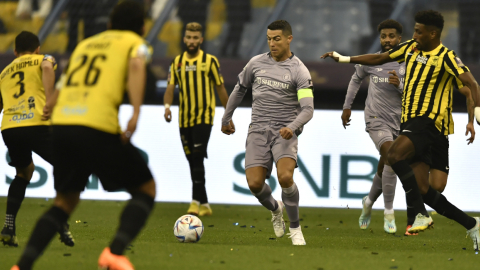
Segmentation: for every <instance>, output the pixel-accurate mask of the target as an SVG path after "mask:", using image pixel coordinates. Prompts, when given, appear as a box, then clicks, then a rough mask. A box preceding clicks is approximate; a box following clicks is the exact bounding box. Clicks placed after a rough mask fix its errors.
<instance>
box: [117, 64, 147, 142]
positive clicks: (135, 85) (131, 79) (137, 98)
mask: <svg viewBox="0 0 480 270" xmlns="http://www.w3.org/2000/svg"><path fill="white" fill-rule="evenodd" d="M146 69H147V67H146V59H145V58H144V57H133V58H130V62H129V64H128V81H127V86H128V97H129V99H130V104H132V106H133V114H132V117H131V118H130V121H128V124H127V129H126V130H125V131H124V132H123V133H122V140H123V141H124V142H127V141H129V140H130V138H131V137H132V135H133V133H134V132H135V130H136V129H137V122H138V117H139V116H140V106H141V105H142V103H143V96H144V93H145V82H146V80H147V71H146Z"/></svg>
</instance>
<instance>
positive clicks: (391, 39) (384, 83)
mask: <svg viewBox="0 0 480 270" xmlns="http://www.w3.org/2000/svg"><path fill="white" fill-rule="evenodd" d="M402 30H403V27H402V25H401V24H400V23H398V22H397V21H395V20H391V19H389V20H385V21H383V22H381V23H380V24H379V25H378V32H379V33H380V45H381V47H382V52H386V51H388V50H390V49H392V48H393V47H395V46H397V45H398V44H399V43H400V41H401V39H402V36H401V35H402ZM404 75H405V63H401V64H399V63H397V62H389V63H386V64H383V65H378V66H363V65H355V74H353V76H352V79H351V80H350V84H349V85H348V90H347V96H346V98H345V103H344V105H343V113H342V122H343V126H344V127H345V128H346V127H347V126H348V125H350V124H349V122H350V115H351V110H350V108H351V105H352V103H353V100H354V99H355V95H356V94H357V92H358V89H360V84H361V83H362V81H363V79H365V78H366V77H368V76H369V77H370V83H369V85H368V96H367V100H366V101H365V125H366V129H365V130H366V131H367V132H368V134H369V135H370V138H372V141H373V143H374V144H375V147H376V148H377V150H378V151H379V152H380V160H379V162H378V168H377V173H376V174H375V176H374V177H373V183H372V187H371V189H370V193H369V194H368V195H367V196H365V197H364V198H363V200H362V205H363V210H362V214H361V215H360V218H359V220H358V224H359V226H360V229H362V230H365V229H367V228H368V226H369V225H370V220H371V214H372V206H373V203H374V202H375V201H376V200H377V198H378V197H379V196H380V194H382V192H383V200H384V203H385V212H384V215H385V216H384V226H383V229H384V230H385V232H387V233H395V232H396V231H397V226H396V225H395V215H394V211H393V198H394V197H395V187H396V184H397V176H396V175H395V172H394V171H393V169H392V167H390V166H389V165H388V164H386V162H385V161H386V155H387V152H388V149H389V148H390V146H391V145H392V143H393V141H394V140H395V138H396V137H397V136H398V134H399V131H400V116H401V114H402V92H403V81H404V78H403V77H404Z"/></svg>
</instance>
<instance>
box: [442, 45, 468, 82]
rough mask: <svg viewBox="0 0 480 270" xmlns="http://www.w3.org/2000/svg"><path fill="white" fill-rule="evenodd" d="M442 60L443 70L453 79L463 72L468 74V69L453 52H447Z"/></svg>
mask: <svg viewBox="0 0 480 270" xmlns="http://www.w3.org/2000/svg"><path fill="white" fill-rule="evenodd" d="M443 59H444V60H443V61H444V62H445V70H446V71H447V72H448V73H450V74H452V75H453V76H455V77H458V76H460V74H463V73H465V72H470V69H468V67H467V66H465V65H464V64H463V63H462V60H460V58H459V57H458V56H457V55H456V54H455V52H453V51H449V52H448V53H447V54H446V55H445V57H444V58H443Z"/></svg>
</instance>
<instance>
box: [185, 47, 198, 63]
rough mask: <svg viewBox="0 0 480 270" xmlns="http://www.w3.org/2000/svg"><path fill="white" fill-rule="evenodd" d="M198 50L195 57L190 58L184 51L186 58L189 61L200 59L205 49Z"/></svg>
mask: <svg viewBox="0 0 480 270" xmlns="http://www.w3.org/2000/svg"><path fill="white" fill-rule="evenodd" d="M198 52H199V53H198V55H197V56H195V57H194V58H188V54H187V52H184V54H185V60H187V61H189V62H191V61H195V60H198V59H199V58H201V57H202V55H203V51H202V50H200V49H199V50H198Z"/></svg>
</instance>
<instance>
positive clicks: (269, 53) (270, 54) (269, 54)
mask: <svg viewBox="0 0 480 270" xmlns="http://www.w3.org/2000/svg"><path fill="white" fill-rule="evenodd" d="M291 53H292V55H291V56H290V57H288V58H287V59H285V60H283V61H281V62H277V61H276V60H275V59H273V57H272V53H271V52H268V53H267V55H268V57H270V59H272V60H273V61H274V62H275V63H284V62H287V61H288V60H290V59H292V58H293V57H294V56H295V54H294V53H293V52H291Z"/></svg>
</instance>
